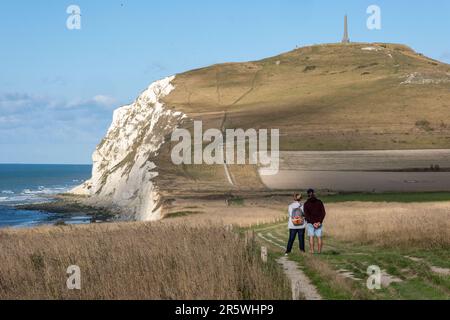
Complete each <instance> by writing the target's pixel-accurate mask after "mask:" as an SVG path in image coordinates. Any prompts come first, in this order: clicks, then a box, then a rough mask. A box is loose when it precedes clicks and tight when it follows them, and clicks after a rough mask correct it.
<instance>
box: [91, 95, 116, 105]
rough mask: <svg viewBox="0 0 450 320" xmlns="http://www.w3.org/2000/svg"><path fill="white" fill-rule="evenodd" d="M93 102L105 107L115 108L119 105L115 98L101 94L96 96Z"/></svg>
mask: <svg viewBox="0 0 450 320" xmlns="http://www.w3.org/2000/svg"><path fill="white" fill-rule="evenodd" d="M92 100H93V101H95V102H96V103H97V104H99V105H102V106H105V107H114V106H116V105H117V100H116V99H115V98H113V97H109V96H105V95H101V94H100V95H97V96H95V97H94V98H93V99H92Z"/></svg>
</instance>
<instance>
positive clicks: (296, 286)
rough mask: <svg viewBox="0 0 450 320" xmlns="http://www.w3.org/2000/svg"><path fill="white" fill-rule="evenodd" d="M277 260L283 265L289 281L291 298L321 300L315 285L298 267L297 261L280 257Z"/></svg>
mask: <svg viewBox="0 0 450 320" xmlns="http://www.w3.org/2000/svg"><path fill="white" fill-rule="evenodd" d="M277 262H278V263H279V264H280V265H281V266H282V267H283V270H284V273H285V274H286V276H287V277H288V278H289V280H290V281H291V288H292V300H302V299H305V300H322V297H321V296H320V294H319V292H317V289H316V287H315V286H314V285H313V284H312V283H311V281H310V280H309V278H308V277H307V276H306V275H305V273H304V272H303V271H302V270H301V269H299V268H298V266H297V263H295V262H294V261H291V260H289V259H288V258H287V257H282V258H280V259H278V260H277Z"/></svg>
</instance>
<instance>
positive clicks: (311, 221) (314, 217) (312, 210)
mask: <svg viewBox="0 0 450 320" xmlns="http://www.w3.org/2000/svg"><path fill="white" fill-rule="evenodd" d="M303 208H304V212H305V219H306V222H307V223H308V226H307V228H308V236H309V251H310V252H311V253H314V237H316V238H317V242H318V252H319V253H322V246H323V241H322V225H323V220H324V219H325V215H326V212H325V207H324V205H323V202H322V201H320V200H319V199H317V198H316V195H315V193H314V190H313V189H309V190H308V201H306V203H305V205H304V207H303Z"/></svg>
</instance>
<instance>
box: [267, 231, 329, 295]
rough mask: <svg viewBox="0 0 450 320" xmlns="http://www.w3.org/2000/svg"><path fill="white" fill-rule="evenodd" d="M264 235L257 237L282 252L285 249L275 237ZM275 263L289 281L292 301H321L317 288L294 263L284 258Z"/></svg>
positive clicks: (269, 234)
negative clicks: (281, 268)
mask: <svg viewBox="0 0 450 320" xmlns="http://www.w3.org/2000/svg"><path fill="white" fill-rule="evenodd" d="M266 235H267V236H265V235H263V234H262V233H258V237H260V238H261V239H263V240H264V241H266V242H269V243H270V244H272V245H274V246H276V247H278V248H281V249H283V250H284V249H285V247H284V246H282V245H280V244H279V242H280V241H281V239H279V238H277V237H275V236H274V235H272V234H271V233H268V234H266ZM277 262H278V263H279V264H280V265H281V266H282V267H283V271H284V273H285V274H286V276H287V277H288V278H289V280H290V281H291V288H292V300H303V299H304V300H322V297H321V296H320V294H319V292H318V291H317V288H316V287H315V286H314V285H313V284H312V282H311V280H310V279H309V278H308V277H307V276H306V274H305V273H304V272H303V270H301V269H300V268H299V267H298V264H297V263H296V262H294V261H291V260H289V259H288V257H286V256H284V257H282V258H280V259H278V260H277Z"/></svg>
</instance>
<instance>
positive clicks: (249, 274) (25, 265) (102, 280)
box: [0, 223, 290, 300]
mask: <svg viewBox="0 0 450 320" xmlns="http://www.w3.org/2000/svg"><path fill="white" fill-rule="evenodd" d="M0 261H1V268H0V299H218V300H221V299H289V298H290V288H289V284H288V282H287V281H286V279H285V278H284V275H283V274H282V271H281V270H279V269H278V268H277V267H276V266H275V265H273V264H271V263H268V264H263V263H262V262H261V259H260V257H259V253H258V250H257V247H256V246H255V242H254V241H252V240H251V239H250V240H249V239H247V240H246V239H245V238H243V237H240V236H239V235H237V234H236V233H233V232H231V231H227V230H225V229H224V228H221V227H215V226H210V227H208V228H196V227H192V226H191V227H186V226H167V225H163V224H154V225H152V224H145V223H123V224H101V225H89V226H65V227H43V228H36V229H27V230H0ZM70 265H78V266H79V267H80V268H81V286H82V288H81V290H73V291H71V290H68V289H67V287H66V280H67V278H68V275H67V274H66V270H67V268H68V267H69V266H70Z"/></svg>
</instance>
